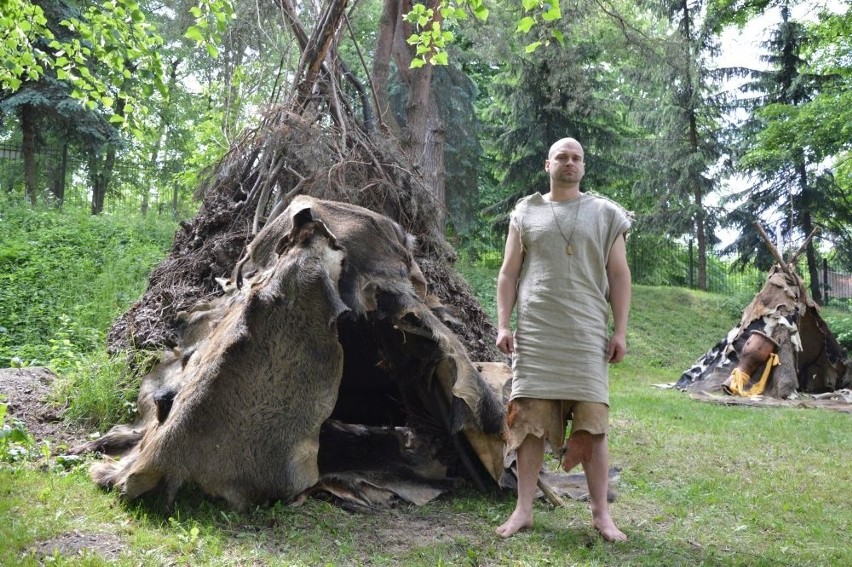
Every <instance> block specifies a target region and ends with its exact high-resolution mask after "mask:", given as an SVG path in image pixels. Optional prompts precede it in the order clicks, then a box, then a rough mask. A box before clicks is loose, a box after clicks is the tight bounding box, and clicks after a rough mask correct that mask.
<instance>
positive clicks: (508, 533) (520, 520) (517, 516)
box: [494, 510, 533, 537]
mask: <svg viewBox="0 0 852 567" xmlns="http://www.w3.org/2000/svg"><path fill="white" fill-rule="evenodd" d="M532 527H533V519H532V514H530V515H526V514H522V513H521V512H518V511H517V510H515V511H514V512H512V515H511V516H509V519H508V520H506V522H505V523H504V524H503V525H502V526H500V527H499V528H497V529H496V530H494V531H495V532H497V535H498V536H500V537H512V536H513V535H515V534H516V533H517V532H519V531H521V530H528V529H530V528H532Z"/></svg>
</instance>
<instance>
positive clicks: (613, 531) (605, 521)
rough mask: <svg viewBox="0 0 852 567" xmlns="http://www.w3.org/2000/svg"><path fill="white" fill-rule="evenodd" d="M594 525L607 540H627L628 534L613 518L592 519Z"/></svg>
mask: <svg viewBox="0 0 852 567" xmlns="http://www.w3.org/2000/svg"><path fill="white" fill-rule="evenodd" d="M592 525H593V526H594V527H595V529H596V530H598V532H599V533H600V534H601V537H603V538H604V539H605V540H606V541H627V535H625V533H624V532H623V531H621V530H620V529H618V528H617V527H616V525H615V522H613V521H612V518H609V517H607V518H602V519H600V520H592Z"/></svg>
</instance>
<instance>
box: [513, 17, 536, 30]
mask: <svg viewBox="0 0 852 567" xmlns="http://www.w3.org/2000/svg"><path fill="white" fill-rule="evenodd" d="M534 25H535V18H531V17H529V16H526V17H524V18H521V21H520V22H518V29H517V31H519V32H523V33H529V31H530V30H531V29H532V27H533V26H534Z"/></svg>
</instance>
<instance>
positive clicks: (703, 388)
mask: <svg viewBox="0 0 852 567" xmlns="http://www.w3.org/2000/svg"><path fill="white" fill-rule="evenodd" d="M760 232H761V234H762V235H763V236H764V240H765V242H766V245H767V246H768V247H769V248H770V251H771V252H772V253H773V255H774V256H775V257H776V259H777V260H778V263H777V264H775V265H774V266H773V267H772V268H771V269H770V271H769V274H768V276H767V278H766V283H765V284H764V286H763V288H762V289H761V290H760V291H759V292H758V293H757V295H755V297H754V299H753V300H752V301H751V303H750V304H749V305H748V306H747V307H746V308H745V309H744V310H743V314H742V318H741V319H740V322H739V323H738V324H737V325H736V326H734V328H733V329H731V330H730V332H728V334H727V335H726V336H725V337H724V338H723V339H722V340H720V341H719V342H718V343H717V344H716V345H715V346H713V348H711V349H710V350H708V351H707V352H706V353H705V354H704V355H702V356H701V357H700V358H699V359H698V360H697V361H696V362H695V364H694V365H693V366H692V367H691V368H689V369H688V370H686V371H685V372H684V373H683V374H682V375H681V377H680V379H679V380H678V381H677V384H676V387H677V388H679V389H680V390H685V391H689V392H710V393H725V394H731V395H735V396H745V397H749V396H757V395H762V396H766V397H769V398H775V399H786V398H789V397H790V396H791V395H793V394H795V393H796V392H805V393H824V392H832V391H835V390H839V389H842V388H848V387H849V386H850V373H849V372H848V368H849V363H848V360H847V353H846V351H845V349H843V348H842V347H841V345H840V344H839V343H838V342H837V339H836V338H835V337H834V335H833V334H832V333H831V330H830V329H829V328H828V325H826V323H825V321H824V320H823V318H822V317H821V316H820V313H819V306H818V305H817V304H816V303H814V301H813V300H812V299H810V297H808V294H807V291H806V288H805V284H804V281H803V280H802V278H801V277H800V276H799V275H798V274H797V273H796V272H795V269H794V266H795V260H796V258H797V257H798V255H799V253H796V254H794V255H793V257H792V259H791V260H789V261H787V260H784V259H783V258H782V256H781V254H780V253H779V252H778V251H777V250H776V249H775V247H774V246H773V245H772V244H771V242H770V241H769V238H768V236H766V233H765V232H763V231H762V230H761V231H760ZM812 236H813V235H811V237H812ZM809 239H810V237H809ZM803 248H804V246H803V247H802V249H803ZM800 250H801V249H800Z"/></svg>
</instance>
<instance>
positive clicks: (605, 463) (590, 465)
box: [583, 435, 627, 541]
mask: <svg viewBox="0 0 852 567" xmlns="http://www.w3.org/2000/svg"><path fill="white" fill-rule="evenodd" d="M590 437H591V438H592V457H591V459H589V460H588V461H587V462H585V463H583V470H584V471H585V472H586V482H588V484H589V499H590V500H591V502H592V525H593V526H594V527H595V529H596V530H598V531H599V532H600V534H601V536H603V538H604V539H605V540H607V541H627V536H626V535H625V534H624V532H622V531H621V530H619V529H618V528H617V527H616V525H615V522H613V521H612V516H610V515H609V502H608V501H607V499H606V497H607V490H608V488H609V447H608V446H607V438H606V435H591V436H590Z"/></svg>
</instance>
